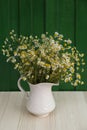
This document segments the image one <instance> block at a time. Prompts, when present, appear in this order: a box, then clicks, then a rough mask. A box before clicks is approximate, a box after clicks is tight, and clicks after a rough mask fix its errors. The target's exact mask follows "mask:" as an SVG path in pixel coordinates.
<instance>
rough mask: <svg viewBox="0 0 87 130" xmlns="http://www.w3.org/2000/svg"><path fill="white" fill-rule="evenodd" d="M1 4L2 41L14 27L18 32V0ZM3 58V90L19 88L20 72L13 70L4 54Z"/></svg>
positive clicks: (0, 24) (1, 67) (0, 66)
mask: <svg viewBox="0 0 87 130" xmlns="http://www.w3.org/2000/svg"><path fill="white" fill-rule="evenodd" d="M0 6H1V7H0V17H1V20H0V31H1V32H0V34H1V38H2V41H4V38H5V37H6V36H8V33H9V31H10V30H11V29H14V30H15V32H16V33H18V0H15V1H14V0H7V1H5V0H1V1H0ZM0 53H1V50H0ZM1 60H2V62H1V64H0V69H1V70H0V71H1V72H0V73H1V74H2V76H1V78H0V80H1V90H3V91H4V90H8V91H10V90H18V89H17V79H18V73H17V72H15V71H14V70H13V66H12V65H11V64H8V63H6V62H5V58H4V57H3V56H2V54H1Z"/></svg>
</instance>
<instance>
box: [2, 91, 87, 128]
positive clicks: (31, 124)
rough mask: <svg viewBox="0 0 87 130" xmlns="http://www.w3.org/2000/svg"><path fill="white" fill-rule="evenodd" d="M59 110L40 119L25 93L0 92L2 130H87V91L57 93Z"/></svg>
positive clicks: (56, 98) (55, 94)
mask: <svg viewBox="0 0 87 130" xmlns="http://www.w3.org/2000/svg"><path fill="white" fill-rule="evenodd" d="M53 94H54V97H55V100H56V109H55V111H54V112H52V113H51V114H50V115H49V116H48V117H45V118H37V117H35V116H33V115H31V114H29V112H28V111H27V109H26V107H25V103H26V100H25V95H22V93H21V92H0V130H87V92H54V93H53Z"/></svg>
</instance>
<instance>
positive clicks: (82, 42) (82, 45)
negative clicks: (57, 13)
mask: <svg viewBox="0 0 87 130" xmlns="http://www.w3.org/2000/svg"><path fill="white" fill-rule="evenodd" d="M76 1H77V2H76V9H77V10H76V11H77V16H76V42H77V48H78V49H79V50H80V52H81V53H85V62H86V66H85V71H84V72H83V74H82V77H83V80H84V82H85V84H84V85H83V86H80V85H79V86H78V87H77V90H87V43H86V42H87V13H86V12H87V0H84V1H82V0H76Z"/></svg>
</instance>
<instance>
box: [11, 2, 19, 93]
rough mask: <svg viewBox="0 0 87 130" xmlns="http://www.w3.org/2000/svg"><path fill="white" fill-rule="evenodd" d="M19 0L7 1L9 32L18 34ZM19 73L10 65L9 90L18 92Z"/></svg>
mask: <svg viewBox="0 0 87 130" xmlns="http://www.w3.org/2000/svg"><path fill="white" fill-rule="evenodd" d="M18 4H19V0H15V1H14V0H9V30H11V29H14V30H15V32H16V33H19V31H20V30H19V28H20V27H19V8H18V7H19V6H18ZM18 77H19V73H18V72H17V71H15V70H14V69H13V65H12V64H11V65H10V90H11V91H14V90H18V88H17V80H18Z"/></svg>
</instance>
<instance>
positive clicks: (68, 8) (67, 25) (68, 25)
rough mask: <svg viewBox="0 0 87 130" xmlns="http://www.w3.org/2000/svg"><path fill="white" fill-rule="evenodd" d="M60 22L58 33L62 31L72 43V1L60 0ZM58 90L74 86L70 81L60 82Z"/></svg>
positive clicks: (71, 88)
mask: <svg viewBox="0 0 87 130" xmlns="http://www.w3.org/2000/svg"><path fill="white" fill-rule="evenodd" d="M59 4H60V8H59V10H60V17H59V18H60V22H59V25H60V26H59V28H60V33H62V34H63V35H64V37H65V39H67V38H70V39H71V40H72V42H73V44H74V42H75V40H74V33H75V32H74V29H75V25H74V18H75V17H74V15H75V12H74V11H75V10H74V9H75V7H74V1H72V0H60V3H59ZM60 90H71V91H72V90H74V87H73V86H72V85H70V83H67V84H65V83H62V84H61V85H60Z"/></svg>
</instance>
